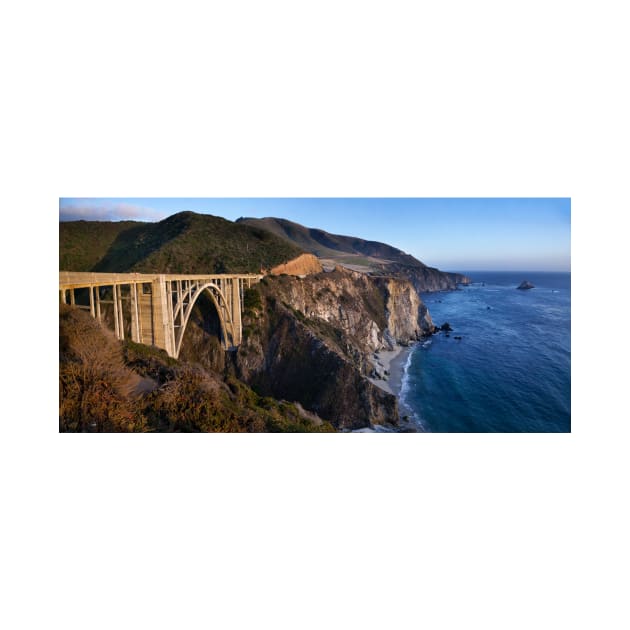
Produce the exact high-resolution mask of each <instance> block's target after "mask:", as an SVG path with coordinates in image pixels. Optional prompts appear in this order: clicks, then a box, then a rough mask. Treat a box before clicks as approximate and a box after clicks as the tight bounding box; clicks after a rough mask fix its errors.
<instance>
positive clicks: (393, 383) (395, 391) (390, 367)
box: [369, 346, 413, 396]
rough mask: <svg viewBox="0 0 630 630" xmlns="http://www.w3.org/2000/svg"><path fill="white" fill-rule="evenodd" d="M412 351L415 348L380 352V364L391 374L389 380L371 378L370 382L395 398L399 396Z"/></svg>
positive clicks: (398, 348) (400, 347) (397, 347)
mask: <svg viewBox="0 0 630 630" xmlns="http://www.w3.org/2000/svg"><path fill="white" fill-rule="evenodd" d="M412 349H413V346H408V347H406V346H396V347H395V348H394V349H393V350H382V351H380V352H378V353H377V356H378V362H379V363H380V364H381V365H382V366H383V369H384V370H385V371H387V372H389V376H388V377H387V380H381V379H378V378H370V379H369V380H370V382H372V383H374V385H376V386H377V387H380V388H381V389H383V390H385V391H386V392H388V393H390V394H392V395H394V396H399V395H400V389H401V387H402V379H403V374H404V370H405V364H406V363H407V358H408V357H409V353H410V352H411V350H412Z"/></svg>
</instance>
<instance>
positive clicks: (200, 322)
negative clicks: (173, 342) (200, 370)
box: [179, 291, 225, 372]
mask: <svg viewBox="0 0 630 630" xmlns="http://www.w3.org/2000/svg"><path fill="white" fill-rule="evenodd" d="M222 340H223V331H222V330H221V321H220V319H219V313H218V312H217V309H216V307H215V305H214V302H213V301H212V300H211V299H210V297H209V296H208V295H207V294H206V293H205V291H204V292H203V293H202V294H201V295H200V296H199V297H198V298H197V301H196V303H195V305H194V306H193V310H192V312H191V314H190V319H189V320H188V324H187V326H186V330H185V331H184V339H183V341H182V347H181V350H180V353H179V358H180V360H183V361H187V362H189V363H198V364H200V365H201V366H202V367H204V368H209V369H211V370H215V371H217V372H222V371H223V369H224V368H225V350H224V349H223V346H222V345H221V342H222Z"/></svg>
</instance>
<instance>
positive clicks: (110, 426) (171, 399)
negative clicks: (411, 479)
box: [59, 305, 334, 433]
mask: <svg viewBox="0 0 630 630" xmlns="http://www.w3.org/2000/svg"><path fill="white" fill-rule="evenodd" d="M59 346H60V347H59V350H60V362H59V388H60V392H59V430H60V431H62V432H68V431H73V432H74V431H80V432H148V431H151V432H216V431H221V432H225V431H228V432H239V433H240V432H292V433H294V432H329V431H334V429H333V427H332V425H331V424H330V423H329V422H325V421H322V420H321V419H319V418H317V416H315V414H311V413H308V412H307V411H305V410H304V409H302V408H301V407H300V406H299V405H296V404H295V403H290V402H287V401H283V400H276V399H274V398H271V397H267V396H261V395H259V394H257V393H256V392H255V391H253V390H252V389H251V388H250V387H248V386H247V385H246V384H245V383H243V382H242V381H240V380H238V379H237V378H236V377H235V376H233V375H230V374H229V373H224V374H221V373H219V372H217V371H214V370H211V369H207V368H204V367H202V366H201V365H200V364H196V363H192V362H185V361H176V360H175V359H172V358H170V357H168V355H167V354H166V353H165V352H164V351H163V350H159V349H157V348H153V347H149V346H145V345H141V344H136V343H133V342H131V341H125V342H120V341H118V340H117V339H116V338H115V337H114V335H113V333H111V332H110V331H109V330H107V329H105V328H104V327H103V326H101V325H100V324H98V322H97V321H96V320H94V319H93V318H92V317H90V315H89V314H87V313H85V312H84V311H81V310H79V309H77V308H72V307H70V306H66V305H60V311H59Z"/></svg>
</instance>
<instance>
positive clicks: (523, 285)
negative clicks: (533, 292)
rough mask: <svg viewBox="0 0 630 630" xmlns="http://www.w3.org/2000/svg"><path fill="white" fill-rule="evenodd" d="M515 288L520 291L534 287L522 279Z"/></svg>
mask: <svg viewBox="0 0 630 630" xmlns="http://www.w3.org/2000/svg"><path fill="white" fill-rule="evenodd" d="M516 288H517V289H520V290H521V291H526V290H527V289H535V288H536V287H535V286H534V285H533V284H532V283H531V282H530V281H529V280H523V282H521V284H519V285H518V286H517V287H516Z"/></svg>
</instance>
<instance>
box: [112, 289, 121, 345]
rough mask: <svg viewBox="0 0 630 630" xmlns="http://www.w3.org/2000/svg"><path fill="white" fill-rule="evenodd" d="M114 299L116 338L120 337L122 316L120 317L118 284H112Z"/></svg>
mask: <svg viewBox="0 0 630 630" xmlns="http://www.w3.org/2000/svg"><path fill="white" fill-rule="evenodd" d="M112 300H113V302H114V332H115V333H116V339H120V318H119V317H118V291H116V285H115V284H113V285H112Z"/></svg>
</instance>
